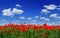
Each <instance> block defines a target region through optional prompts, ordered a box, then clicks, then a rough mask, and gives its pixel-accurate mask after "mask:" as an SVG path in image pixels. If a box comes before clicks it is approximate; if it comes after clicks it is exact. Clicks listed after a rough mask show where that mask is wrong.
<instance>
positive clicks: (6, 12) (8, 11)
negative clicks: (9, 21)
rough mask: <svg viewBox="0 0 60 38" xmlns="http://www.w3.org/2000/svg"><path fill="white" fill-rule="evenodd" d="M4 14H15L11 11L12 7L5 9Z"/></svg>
mask: <svg viewBox="0 0 60 38" xmlns="http://www.w3.org/2000/svg"><path fill="white" fill-rule="evenodd" d="M2 12H3V14H2V15H3V16H12V15H14V14H13V13H12V12H11V8H8V9H4V10H3V11H2Z"/></svg>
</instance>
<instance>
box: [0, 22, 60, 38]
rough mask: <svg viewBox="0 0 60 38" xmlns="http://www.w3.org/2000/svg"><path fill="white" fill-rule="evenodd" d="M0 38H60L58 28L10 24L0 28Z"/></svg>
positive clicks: (59, 28)
mask: <svg viewBox="0 0 60 38" xmlns="http://www.w3.org/2000/svg"><path fill="white" fill-rule="evenodd" d="M0 38H60V26H54V25H53V26H49V25H47V24H43V25H36V24H12V23H10V24H7V25H4V26H0Z"/></svg>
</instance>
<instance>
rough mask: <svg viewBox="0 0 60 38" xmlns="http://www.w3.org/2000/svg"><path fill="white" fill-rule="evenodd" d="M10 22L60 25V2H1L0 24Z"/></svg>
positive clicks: (26, 0)
mask: <svg viewBox="0 0 60 38" xmlns="http://www.w3.org/2000/svg"><path fill="white" fill-rule="evenodd" d="M10 22H12V23H15V24H16V23H18V24H20V23H23V22H26V23H32V24H34V23H37V24H43V23H47V24H58V25H60V1H59V0H0V24H7V23H10Z"/></svg>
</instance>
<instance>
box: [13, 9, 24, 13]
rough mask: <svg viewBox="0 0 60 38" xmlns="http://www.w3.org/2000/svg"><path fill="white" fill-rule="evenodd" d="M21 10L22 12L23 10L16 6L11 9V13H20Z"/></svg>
mask: <svg viewBox="0 0 60 38" xmlns="http://www.w3.org/2000/svg"><path fill="white" fill-rule="evenodd" d="M23 12H24V11H23V10H20V9H17V8H13V10H12V13H14V14H22V13H23Z"/></svg>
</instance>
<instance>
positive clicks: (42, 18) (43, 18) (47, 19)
mask: <svg viewBox="0 0 60 38" xmlns="http://www.w3.org/2000/svg"><path fill="white" fill-rule="evenodd" d="M40 19H41V20H46V21H49V20H50V19H49V18H45V17H41V18H40Z"/></svg>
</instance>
